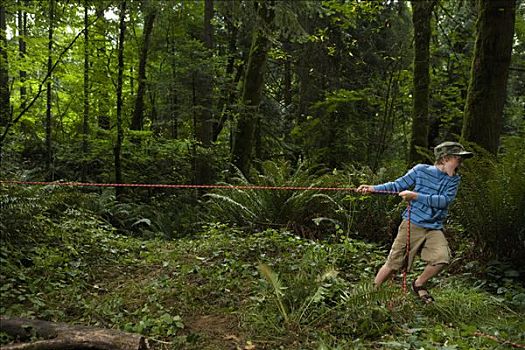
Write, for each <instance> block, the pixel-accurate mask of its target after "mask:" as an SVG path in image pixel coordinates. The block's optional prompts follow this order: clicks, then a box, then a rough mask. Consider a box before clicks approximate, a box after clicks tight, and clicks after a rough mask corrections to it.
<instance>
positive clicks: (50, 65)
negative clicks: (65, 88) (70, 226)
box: [46, 0, 55, 180]
mask: <svg viewBox="0 0 525 350" xmlns="http://www.w3.org/2000/svg"><path fill="white" fill-rule="evenodd" d="M48 20H49V28H48V37H47V38H48V43H47V49H48V52H47V76H48V78H49V79H48V80H47V85H46V168H47V173H48V175H47V176H48V179H49V180H53V178H54V171H53V169H52V168H53V149H52V144H51V133H52V125H51V121H52V90H51V88H52V85H51V74H52V72H53V29H54V25H55V0H49V19H48Z"/></svg>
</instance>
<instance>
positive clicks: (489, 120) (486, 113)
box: [462, 0, 516, 154]
mask: <svg viewBox="0 0 525 350" xmlns="http://www.w3.org/2000/svg"><path fill="white" fill-rule="evenodd" d="M478 7H479V9H478V10H479V16H478V21H477V35H476V45H475V48H474V58H473V60H472V67H471V73H470V74H471V76H470V83H469V88H468V93H467V101H466V104H465V114H464V119H463V130H462V137H463V138H464V139H465V140H467V141H471V142H475V143H477V144H478V145H480V146H482V147H483V148H485V149H486V150H487V151H489V152H491V153H493V154H496V153H497V151H498V147H499V138H500V134H501V131H502V125H503V107H504V105H505V97H506V93H507V78H508V71H509V65H510V60H511V54H512V43H513V37H514V22H515V20H516V1H515V0H493V1H483V0H480V1H478Z"/></svg>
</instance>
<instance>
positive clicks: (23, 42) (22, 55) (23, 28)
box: [18, 0, 27, 109]
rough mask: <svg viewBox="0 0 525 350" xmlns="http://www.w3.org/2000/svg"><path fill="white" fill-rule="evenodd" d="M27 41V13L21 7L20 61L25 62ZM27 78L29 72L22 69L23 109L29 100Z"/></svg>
mask: <svg viewBox="0 0 525 350" xmlns="http://www.w3.org/2000/svg"><path fill="white" fill-rule="evenodd" d="M18 4H19V5H22V2H21V0H19V1H18ZM26 39H27V12H26V11H25V9H24V8H23V7H22V6H20V9H19V10H18V52H19V57H20V60H22V61H23V60H24V58H25V56H26V53H27V48H26ZM26 77H27V72H26V71H25V69H20V101H21V105H20V107H21V108H22V109H23V108H25V105H26V99H27V89H26V86H25V81H26Z"/></svg>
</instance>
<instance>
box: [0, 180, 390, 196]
mask: <svg viewBox="0 0 525 350" xmlns="http://www.w3.org/2000/svg"><path fill="white" fill-rule="evenodd" d="M0 184H5V185H33V186H70V187H71V186H74V187H145V188H207V189H214V188H222V189H244V190H281V191H352V192H357V189H356V188H352V187H314V186H262V185H218V184H214V185H193V184H143V183H94V182H45V181H15V180H0ZM372 193H379V194H393V195H397V194H398V192H393V191H374V192H372Z"/></svg>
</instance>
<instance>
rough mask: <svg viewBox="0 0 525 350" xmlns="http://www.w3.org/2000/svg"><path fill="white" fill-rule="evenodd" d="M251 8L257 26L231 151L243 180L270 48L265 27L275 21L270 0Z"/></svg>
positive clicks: (246, 173) (246, 170)
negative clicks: (255, 14) (254, 13)
mask: <svg viewBox="0 0 525 350" xmlns="http://www.w3.org/2000/svg"><path fill="white" fill-rule="evenodd" d="M254 5H255V7H256V10H257V18H258V19H259V20H260V22H261V23H260V24H258V25H256V26H255V29H254V31H253V35H252V44H251V48H250V53H249V56H248V64H247V66H246V73H245V75H244V82H243V89H242V97H241V108H242V109H243V110H242V111H241V113H240V116H239V120H238V123H237V128H236V130H235V136H234V143H233V150H232V160H233V164H234V165H235V166H236V167H237V168H239V170H240V171H242V172H243V174H244V175H246V176H249V171H250V167H251V161H252V153H253V147H254V138H255V127H256V125H257V118H259V117H258V107H259V105H260V103H261V100H262V92H263V91H262V90H263V86H264V73H265V70H266V60H267V57H268V50H269V49H270V46H271V41H270V39H269V37H268V27H269V26H270V25H271V24H272V22H273V20H274V17H275V9H274V6H275V1H274V0H263V1H255V2H254Z"/></svg>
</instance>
